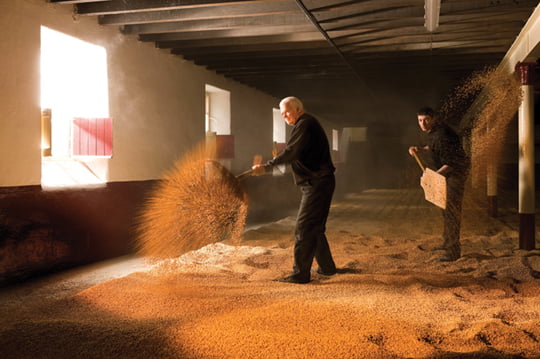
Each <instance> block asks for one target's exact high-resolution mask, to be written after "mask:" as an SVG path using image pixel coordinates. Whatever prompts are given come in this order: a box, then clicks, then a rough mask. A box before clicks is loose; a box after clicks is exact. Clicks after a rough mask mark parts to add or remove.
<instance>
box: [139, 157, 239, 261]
mask: <svg viewBox="0 0 540 359" xmlns="http://www.w3.org/2000/svg"><path fill="white" fill-rule="evenodd" d="M246 202H247V201H246V196H245V193H244V192H243V191H242V190H241V188H240V187H239V183H238V181H237V180H236V178H235V177H234V176H232V175H231V174H230V172H229V171H227V170H226V169H225V168H224V167H223V166H221V165H220V164H219V163H217V162H214V161H208V160H207V157H206V152H205V149H204V147H200V148H197V149H195V150H193V151H191V152H190V153H188V154H187V155H186V156H184V157H183V158H182V159H180V160H179V161H178V162H177V163H176V164H175V165H174V167H173V168H172V169H171V170H170V171H168V172H167V173H166V174H165V176H164V178H163V180H162V181H161V182H160V183H159V185H158V187H157V188H156V190H155V191H154V193H153V194H152V195H151V196H150V197H149V199H148V200H147V203H146V205H145V208H144V209H143V211H142V213H141V215H140V218H139V224H138V232H139V236H138V248H139V252H140V253H141V254H143V255H145V256H151V257H160V258H172V257H176V256H178V255H180V254H182V253H185V252H187V251H190V250H194V249H199V248H201V247H203V246H205V245H207V244H210V243H214V242H218V241H222V240H226V239H228V240H233V241H235V240H238V239H239V238H240V236H241V234H242V232H243V229H244V226H245V220H246V215H247V203H246Z"/></svg>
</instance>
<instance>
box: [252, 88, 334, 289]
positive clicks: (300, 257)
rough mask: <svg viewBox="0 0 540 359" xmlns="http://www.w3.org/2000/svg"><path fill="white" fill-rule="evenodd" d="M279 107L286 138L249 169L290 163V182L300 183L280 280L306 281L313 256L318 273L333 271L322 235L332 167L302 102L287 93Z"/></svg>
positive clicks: (322, 138)
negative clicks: (286, 272) (290, 252)
mask: <svg viewBox="0 0 540 359" xmlns="http://www.w3.org/2000/svg"><path fill="white" fill-rule="evenodd" d="M279 108H280V110H281V114H282V116H283V118H284V119H285V121H286V122H287V124H289V125H290V126H293V129H292V132H291V136H290V139H289V140H288V141H287V145H286V147H285V149H284V150H283V151H282V152H281V153H279V154H278V155H277V156H276V157H275V158H273V159H272V160H270V161H268V162H266V163H265V164H262V165H256V166H253V169H254V174H255V175H260V174H263V173H265V172H267V171H268V170H270V169H271V168H272V167H273V166H277V165H280V164H290V165H291V168H292V171H293V176H294V182H295V184H296V185H298V186H299V187H300V190H301V192H302V199H301V201H300V208H299V210H298V217H297V220H296V228H295V244H294V266H293V273H292V274H291V275H290V276H288V277H286V278H283V279H281V280H280V281H281V282H288V283H308V282H309V281H310V280H311V273H310V272H311V265H312V263H313V258H315V260H316V261H317V263H318V265H319V268H318V269H317V272H318V273H319V274H323V275H334V274H335V273H336V265H335V263H334V260H333V258H332V254H331V252H330V247H329V245H328V241H327V239H326V235H325V231H326V219H327V217H328V213H329V211H330V203H331V202H332V196H333V193H334V188H335V178H334V171H335V167H334V165H333V163H332V159H331V157H330V147H329V143H328V139H327V137H326V133H325V132H324V130H323V128H322V127H321V125H320V124H319V122H318V121H317V120H316V119H315V118H314V117H313V116H311V115H309V114H306V113H305V112H304V108H303V105H302V102H301V101H300V100H299V99H297V98H296V97H287V98H284V99H283V100H281V102H280V104H279Z"/></svg>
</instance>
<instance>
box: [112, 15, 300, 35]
mask: <svg viewBox="0 0 540 359" xmlns="http://www.w3.org/2000/svg"><path fill="white" fill-rule="evenodd" d="M305 25H310V22H309V20H308V19H306V17H305V16H304V14H283V15H280V16H275V15H264V16H262V15H261V16H245V17H234V18H222V19H210V20H191V21H174V22H162V23H152V24H137V25H124V26H123V27H122V29H121V31H122V33H124V34H159V33H168V32H187V31H205V32H207V31H214V30H229V29H243V30H246V31H249V30H250V29H251V28H257V27H276V26H279V27H281V26H305Z"/></svg>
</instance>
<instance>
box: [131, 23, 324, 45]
mask: <svg viewBox="0 0 540 359" xmlns="http://www.w3.org/2000/svg"><path fill="white" fill-rule="evenodd" d="M297 32H298V33H304V32H313V33H317V31H315V29H314V28H313V26H312V25H310V24H307V25H300V26H296V25H286V26H275V27H268V26H262V27H252V28H249V29H246V28H240V29H227V30H210V31H186V32H171V33H163V34H141V35H139V40H141V41H183V40H211V39H223V38H233V37H248V36H271V35H287V34H294V33H297ZM320 38H322V35H321V36H320Z"/></svg>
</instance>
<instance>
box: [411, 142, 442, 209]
mask: <svg viewBox="0 0 540 359" xmlns="http://www.w3.org/2000/svg"><path fill="white" fill-rule="evenodd" d="M413 156H414V159H415V160H416V162H418V165H419V166H420V168H421V169H422V171H423V172H424V174H423V175H422V178H420V186H422V188H423V189H424V196H425V198H426V201H429V202H431V203H433V204H434V205H436V206H437V207H440V208H442V209H446V178H445V177H444V176H443V175H441V174H439V173H437V172H435V171H433V170H432V169H430V168H426V167H425V166H424V165H423V164H422V161H420V158H418V155H417V154H416V153H415V152H413Z"/></svg>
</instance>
